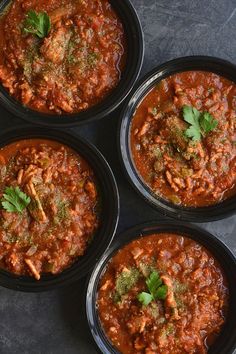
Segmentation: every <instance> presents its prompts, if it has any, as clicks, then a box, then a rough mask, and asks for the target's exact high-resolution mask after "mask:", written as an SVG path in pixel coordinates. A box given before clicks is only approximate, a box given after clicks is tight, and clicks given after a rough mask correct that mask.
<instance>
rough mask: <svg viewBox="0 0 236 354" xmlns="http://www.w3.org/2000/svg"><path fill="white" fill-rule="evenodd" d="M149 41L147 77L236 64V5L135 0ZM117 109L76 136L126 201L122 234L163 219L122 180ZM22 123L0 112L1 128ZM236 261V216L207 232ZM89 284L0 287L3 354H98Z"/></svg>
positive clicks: (233, 1)
mask: <svg viewBox="0 0 236 354" xmlns="http://www.w3.org/2000/svg"><path fill="white" fill-rule="evenodd" d="M132 2H133V4H134V6H135V7H136V9H137V11H138V14H139V16H140V19H141V22H142V26H143V30H144V34H145V42H146V53H145V60H144V65H143V70H142V74H141V75H143V74H144V73H146V72H147V71H149V70H150V69H152V68H153V67H154V66H156V65H158V64H160V63H162V62H164V61H167V60H169V59H173V58H176V57H180V56H185V55H193V54H205V55H213V56H218V57H221V58H224V59H228V60H230V61H232V62H234V63H236V35H235V33H236V0H132ZM118 117H119V109H118V110H117V111H116V112H114V113H113V114H111V116H110V117H107V118H106V119H104V120H102V121H100V122H98V123H93V124H89V125H87V126H85V127H83V128H78V129H74V130H75V131H76V132H77V133H78V134H79V135H81V136H83V137H86V138H87V139H89V140H90V141H92V142H93V143H95V144H96V145H97V146H98V148H100V149H101V151H102V152H103V154H104V155H105V157H106V158H107V160H108V161H109V163H110V164H111V166H112V168H113V170H114V173H115V175H116V178H117V181H118V184H119V190H120V194H121V217H120V224H119V231H122V230H124V229H125V228H127V227H129V226H132V225H134V224H136V223H140V222H143V221H148V220H152V219H155V220H161V219H162V216H161V215H159V214H158V213H157V212H155V211H153V210H152V209H151V208H150V207H149V206H148V205H146V204H145V203H144V202H143V201H142V200H141V199H140V197H139V196H137V195H136V193H135V192H134V191H133V189H132V188H131V187H130V185H129V184H128V182H127V181H126V179H125V177H124V176H123V174H122V171H121V168H120V166H119V162H118V156H117V151H116V147H115V146H114V137H115V134H116V131H117V121H118ZM13 124H15V125H17V124H20V121H19V120H18V119H16V118H13V117H12V116H11V115H10V114H9V113H8V112H6V111H5V110H4V109H0V128H1V129H4V128H5V127H10V126H12V125H13ZM202 226H203V227H205V228H206V229H208V230H209V231H211V232H212V233H214V234H215V235H217V236H218V237H219V238H220V239H222V240H223V241H224V242H225V243H226V244H227V245H228V246H230V248H231V249H232V250H233V252H234V253H235V254H236V236H235V232H236V216H235V217H231V218H229V219H226V220H224V221H219V222H214V223H211V224H204V225H202ZM84 284H85V279H84V280H81V281H80V282H79V283H76V284H74V285H72V286H70V287H68V288H66V289H63V290H60V291H54V292H50V293H43V294H24V293H18V292H14V291H11V290H6V289H3V288H0V354H18V353H19V354H20V353H23V354H41V353H42V354H75V353H79V354H95V353H97V350H96V348H95V347H94V346H93V342H92V339H91V336H90V333H89V329H88V327H87V323H86V318H85V314H84V299H83V293H84Z"/></svg>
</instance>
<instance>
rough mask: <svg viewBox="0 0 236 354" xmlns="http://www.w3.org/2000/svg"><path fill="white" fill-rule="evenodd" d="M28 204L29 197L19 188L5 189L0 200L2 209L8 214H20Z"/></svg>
mask: <svg viewBox="0 0 236 354" xmlns="http://www.w3.org/2000/svg"><path fill="white" fill-rule="evenodd" d="M29 203H30V197H29V196H27V195H26V194H25V193H24V192H22V191H21V190H20V188H19V187H6V188H5V190H4V194H3V198H2V200H1V204H2V207H3V208H4V209H5V210H6V211H8V212H10V213H14V212H17V213H22V211H23V210H24V209H25V208H26V207H27V205H28V204H29Z"/></svg>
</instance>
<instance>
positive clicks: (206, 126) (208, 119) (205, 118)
mask: <svg viewBox="0 0 236 354" xmlns="http://www.w3.org/2000/svg"><path fill="white" fill-rule="evenodd" d="M217 125H218V122H217V120H215V119H214V118H213V117H212V115H211V114H210V113H208V112H204V113H202V114H201V118H200V127H201V129H202V131H203V132H204V133H205V134H207V133H209V132H211V131H212V130H214V129H215V128H216V127H217Z"/></svg>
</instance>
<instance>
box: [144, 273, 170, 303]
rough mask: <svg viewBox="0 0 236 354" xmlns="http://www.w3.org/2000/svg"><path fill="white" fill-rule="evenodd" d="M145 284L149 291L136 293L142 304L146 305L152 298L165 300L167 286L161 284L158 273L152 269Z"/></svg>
mask: <svg viewBox="0 0 236 354" xmlns="http://www.w3.org/2000/svg"><path fill="white" fill-rule="evenodd" d="M146 284H147V287H148V290H149V293H147V292H142V293H140V294H138V296H137V298H138V300H139V301H140V302H141V303H142V304H143V305H144V306H147V305H148V304H149V303H150V302H151V301H153V300H165V298H166V295H167V291H168V287H167V286H166V285H163V282H162V280H161V278H160V276H159V273H158V272H156V271H154V272H152V273H151V274H150V276H149V277H148V278H147V280H146Z"/></svg>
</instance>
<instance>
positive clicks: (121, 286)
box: [114, 268, 140, 302]
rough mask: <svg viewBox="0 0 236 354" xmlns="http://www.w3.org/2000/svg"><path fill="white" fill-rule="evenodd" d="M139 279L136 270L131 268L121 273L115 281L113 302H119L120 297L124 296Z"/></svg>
mask: <svg viewBox="0 0 236 354" xmlns="http://www.w3.org/2000/svg"><path fill="white" fill-rule="evenodd" d="M139 277H140V273H139V271H138V269H136V268H131V269H129V270H124V271H123V272H121V273H120V274H119V276H118V277H117V279H116V292H115V294H114V301H115V302H119V301H120V300H121V296H122V295H125V294H126V293H127V292H128V291H129V290H130V289H131V288H132V287H133V286H134V285H135V284H136V283H137V281H138V279H139Z"/></svg>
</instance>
